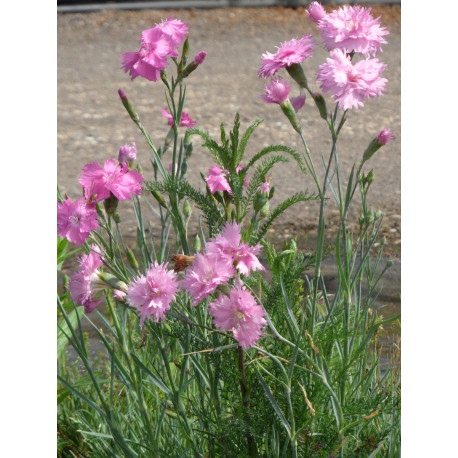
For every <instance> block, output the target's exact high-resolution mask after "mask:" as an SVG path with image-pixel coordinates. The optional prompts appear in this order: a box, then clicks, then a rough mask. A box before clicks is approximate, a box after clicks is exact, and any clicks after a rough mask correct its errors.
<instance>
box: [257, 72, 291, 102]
mask: <svg viewBox="0 0 458 458" xmlns="http://www.w3.org/2000/svg"><path fill="white" fill-rule="evenodd" d="M265 90H266V93H265V94H262V95H261V99H262V100H264V102H267V103H278V104H280V103H283V102H284V101H286V100H287V99H288V96H289V92H290V90H291V86H290V85H289V84H288V82H287V81H285V80H282V79H281V78H276V79H273V80H272V81H271V82H270V84H266V85H265Z"/></svg>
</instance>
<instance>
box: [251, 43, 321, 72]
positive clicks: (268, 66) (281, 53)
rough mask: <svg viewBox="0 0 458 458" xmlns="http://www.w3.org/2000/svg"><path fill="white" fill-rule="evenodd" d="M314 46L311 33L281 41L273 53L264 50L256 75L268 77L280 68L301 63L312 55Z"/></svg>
mask: <svg viewBox="0 0 458 458" xmlns="http://www.w3.org/2000/svg"><path fill="white" fill-rule="evenodd" d="M314 46H315V43H314V42H313V39H312V34H308V35H304V36H303V37H302V38H301V39H299V40H296V39H294V38H293V39H292V40H290V41H285V42H284V43H281V44H280V47H278V46H277V47H276V48H277V52H276V53H275V54H272V53H270V52H266V53H264V54H263V55H262V64H261V68H260V69H259V70H258V76H259V77H261V76H263V77H264V78H268V77H269V76H273V75H275V73H277V72H278V70H280V69H281V68H284V67H290V66H291V65H293V64H299V63H301V62H302V61H303V60H304V59H306V58H307V57H311V56H312V51H313V47H314Z"/></svg>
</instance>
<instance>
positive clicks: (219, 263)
mask: <svg viewBox="0 0 458 458" xmlns="http://www.w3.org/2000/svg"><path fill="white" fill-rule="evenodd" d="M234 275H235V270H234V266H233V265H232V262H231V260H230V259H229V258H227V257H225V256H220V255H219V254H208V253H207V254H205V255H203V254H200V253H196V255H195V259H194V261H193V263H192V265H191V267H188V269H187V270H186V275H185V278H184V279H183V280H182V282H181V287H182V288H183V289H185V290H186V291H188V292H189V293H190V294H191V296H192V297H193V299H194V301H193V303H192V305H194V306H196V305H197V304H198V303H199V302H200V301H202V300H203V299H205V298H206V297H208V295H209V294H211V293H213V291H215V289H216V288H217V287H218V285H223V284H226V283H227V282H228V281H229V280H230V279H231V278H232V277H233V276H234Z"/></svg>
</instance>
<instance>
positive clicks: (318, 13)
mask: <svg viewBox="0 0 458 458" xmlns="http://www.w3.org/2000/svg"><path fill="white" fill-rule="evenodd" d="M305 11H307V13H308V15H309V18H310V19H311V20H312V21H313V22H315V23H318V21H321V19H323V18H324V17H325V16H326V11H325V9H324V8H323V6H322V5H321V3H318V2H312V3H310V5H309V8H308V9H306V10H305Z"/></svg>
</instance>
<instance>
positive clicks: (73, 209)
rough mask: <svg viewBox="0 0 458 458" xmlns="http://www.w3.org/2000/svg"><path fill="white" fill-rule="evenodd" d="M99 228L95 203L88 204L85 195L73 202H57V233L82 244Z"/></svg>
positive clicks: (68, 200)
mask: <svg viewBox="0 0 458 458" xmlns="http://www.w3.org/2000/svg"><path fill="white" fill-rule="evenodd" d="M98 228H99V222H98V221H97V212H96V210H95V204H91V205H89V204H87V203H86V201H85V200H84V198H83V197H81V198H80V199H78V200H76V201H75V202H73V200H72V199H65V200H63V201H62V203H59V202H57V235H60V236H61V237H65V238H66V239H67V240H68V241H69V242H72V243H76V244H77V245H80V246H82V245H83V244H84V241H85V240H86V239H87V238H88V236H89V233H90V232H91V231H94V230H95V229H98Z"/></svg>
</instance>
